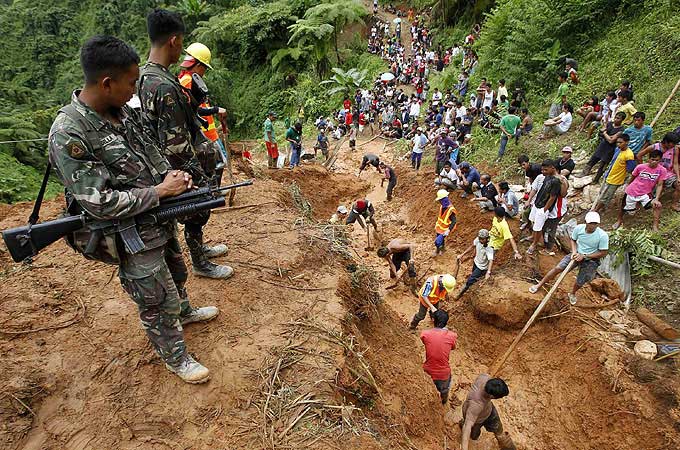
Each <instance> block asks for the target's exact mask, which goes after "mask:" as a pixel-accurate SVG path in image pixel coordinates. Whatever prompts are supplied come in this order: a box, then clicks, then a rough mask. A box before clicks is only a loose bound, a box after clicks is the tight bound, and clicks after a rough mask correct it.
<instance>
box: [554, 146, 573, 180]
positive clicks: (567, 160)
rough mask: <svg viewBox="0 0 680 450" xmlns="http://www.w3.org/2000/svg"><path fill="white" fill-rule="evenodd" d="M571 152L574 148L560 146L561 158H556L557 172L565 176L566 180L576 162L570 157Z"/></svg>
mask: <svg viewBox="0 0 680 450" xmlns="http://www.w3.org/2000/svg"><path fill="white" fill-rule="evenodd" d="M573 152H574V149H572V148H571V147H569V146H568V145H567V146H566V147H563V148H562V158H560V159H558V160H557V173H558V174H560V175H562V176H563V177H565V178H566V179H567V180H568V179H569V175H571V173H572V172H573V171H574V168H575V167H576V163H575V162H574V160H573V159H571V154H572V153H573Z"/></svg>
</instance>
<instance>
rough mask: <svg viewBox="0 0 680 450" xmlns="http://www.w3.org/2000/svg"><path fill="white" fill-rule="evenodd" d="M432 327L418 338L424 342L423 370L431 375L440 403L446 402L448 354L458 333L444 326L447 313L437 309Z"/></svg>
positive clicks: (448, 383)
mask: <svg viewBox="0 0 680 450" xmlns="http://www.w3.org/2000/svg"><path fill="white" fill-rule="evenodd" d="M432 318H433V319H434V328H431V329H429V330H424V331H423V332H422V333H420V340H421V341H423V344H425V362H424V363H423V370H425V372H427V374H428V375H430V376H431V377H432V381H433V382H434V385H435V387H436V388H437V391H439V397H440V398H441V401H442V405H445V404H446V400H447V399H448V397H449V389H450V388H451V366H449V354H450V353H451V350H453V349H454V348H456V341H457V340H458V335H457V334H456V332H455V331H451V330H449V329H448V328H446V323H447V322H448V321H449V315H448V313H447V312H446V311H444V310H441V309H438V310H437V311H435V312H434V313H433V314H432Z"/></svg>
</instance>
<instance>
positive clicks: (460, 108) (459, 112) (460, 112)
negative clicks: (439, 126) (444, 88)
mask: <svg viewBox="0 0 680 450" xmlns="http://www.w3.org/2000/svg"><path fill="white" fill-rule="evenodd" d="M466 114H467V108H465V106H464V105H463V102H461V101H460V100H458V101H457V102H456V118H458V117H460V119H461V120H462V119H463V117H465V115H466Z"/></svg>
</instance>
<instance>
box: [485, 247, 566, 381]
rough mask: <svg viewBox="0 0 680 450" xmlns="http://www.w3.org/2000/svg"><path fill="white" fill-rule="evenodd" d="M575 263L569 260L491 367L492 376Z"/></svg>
mask: <svg viewBox="0 0 680 450" xmlns="http://www.w3.org/2000/svg"><path fill="white" fill-rule="evenodd" d="M574 263H575V261H574V260H573V259H572V260H571V261H569V264H568V265H567V267H566V268H565V269H564V270H563V271H562V273H561V274H560V276H559V278H558V279H557V281H556V282H555V284H553V286H552V287H551V288H550V290H549V291H548V293H547V294H546V295H545V297H543V300H542V301H541V303H540V304H539V305H538V307H537V308H536V310H535V311H534V313H533V314H532V315H531V317H530V318H529V320H528V321H527V323H526V325H524V328H522V331H520V332H519V334H518V335H517V337H516V338H515V340H514V341H512V344H510V347H508V349H507V351H506V352H505V354H504V355H503V356H502V357H501V358H500V359H498V360H497V361H496V362H495V363H494V365H493V368H492V369H491V376H492V377H494V376H496V373H497V372H498V371H499V370H500V368H501V367H502V366H503V364H505V361H506V360H507V359H508V356H510V354H511V353H512V352H513V351H514V350H515V347H517V344H519V341H520V340H521V339H522V336H524V333H526V331H527V330H528V329H529V327H530V326H531V324H533V323H534V321H535V320H536V318H537V317H538V315H539V314H540V313H541V311H543V308H545V305H547V304H548V300H550V298H551V297H552V295H553V294H554V293H555V291H557V287H558V286H559V285H560V283H562V280H564V277H566V276H567V274H568V273H569V271H570V270H571V268H572V267H573V266H574Z"/></svg>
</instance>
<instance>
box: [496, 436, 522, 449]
mask: <svg viewBox="0 0 680 450" xmlns="http://www.w3.org/2000/svg"><path fill="white" fill-rule="evenodd" d="M496 440H497V441H498V445H499V446H500V448H501V450H517V447H515V443H514V442H512V438H511V437H510V435H509V434H508V433H507V432H505V433H503V434H497V435H496Z"/></svg>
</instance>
